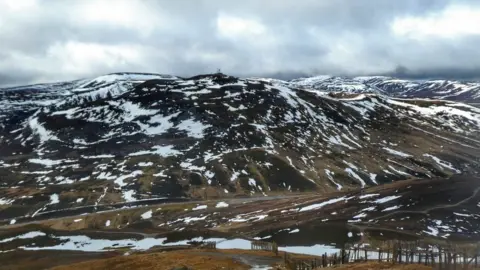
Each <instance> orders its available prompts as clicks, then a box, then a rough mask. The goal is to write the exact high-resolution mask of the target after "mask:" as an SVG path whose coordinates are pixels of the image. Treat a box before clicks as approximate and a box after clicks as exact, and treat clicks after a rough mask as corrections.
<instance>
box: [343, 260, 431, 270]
mask: <svg viewBox="0 0 480 270" xmlns="http://www.w3.org/2000/svg"><path fill="white" fill-rule="evenodd" d="M335 269H336V270H432V269H433V268H432V267H431V266H425V265H420V264H402V265H398V264H397V265H395V264H391V263H377V262H368V263H355V264H348V265H344V266H340V267H337V268H335Z"/></svg>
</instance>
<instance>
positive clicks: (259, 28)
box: [217, 14, 267, 40]
mask: <svg viewBox="0 0 480 270" xmlns="http://www.w3.org/2000/svg"><path fill="white" fill-rule="evenodd" d="M217 30H218V33H219V34H220V35H221V36H223V37H226V38H230V39H234V40H235V39H243V38H247V39H255V38H261V37H262V35H265V34H266V33H267V28H266V27H265V26H264V25H263V24H262V23H261V22H259V21H257V20H254V19H249V18H241V17H237V16H232V15H227V14H220V15H219V16H218V17H217Z"/></svg>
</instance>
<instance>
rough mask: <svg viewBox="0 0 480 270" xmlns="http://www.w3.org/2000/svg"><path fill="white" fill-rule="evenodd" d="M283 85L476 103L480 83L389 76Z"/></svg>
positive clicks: (326, 78) (319, 79)
mask: <svg viewBox="0 0 480 270" xmlns="http://www.w3.org/2000/svg"><path fill="white" fill-rule="evenodd" d="M284 83H285V84H288V85H291V86H298V87H302V88H310V89H316V90H319V91H328V92H330V91H345V92H351V93H365V92H370V93H378V94H385V95H390V96H393V97H408V98H431V99H444V100H454V101H463V102H471V103H476V102H480V82H476V81H450V80H401V79H396V78H392V77H384V76H370V77H335V76H315V77H309V78H300V79H295V80H291V81H285V82H284Z"/></svg>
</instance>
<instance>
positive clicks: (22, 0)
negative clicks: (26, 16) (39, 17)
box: [0, 0, 38, 12]
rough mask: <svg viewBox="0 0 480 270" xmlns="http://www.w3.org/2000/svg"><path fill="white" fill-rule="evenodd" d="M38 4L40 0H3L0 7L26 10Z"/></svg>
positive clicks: (11, 10) (9, 9)
mask: <svg viewBox="0 0 480 270" xmlns="http://www.w3.org/2000/svg"><path fill="white" fill-rule="evenodd" d="M37 6H38V0H1V1H0V8H2V9H7V10H8V11H9V12H20V11H26V10H28V9H31V8H35V7H37Z"/></svg>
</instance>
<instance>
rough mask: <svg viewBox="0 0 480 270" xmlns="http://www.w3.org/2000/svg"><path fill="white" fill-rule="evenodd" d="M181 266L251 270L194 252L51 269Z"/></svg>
mask: <svg viewBox="0 0 480 270" xmlns="http://www.w3.org/2000/svg"><path fill="white" fill-rule="evenodd" d="M181 266H186V267H188V268H190V269H195V270H215V269H232V270H244V269H249V266H247V265H245V264H242V263H240V262H237V261H234V260H233V259H230V258H226V257H225V258H223V257H212V256H204V255H198V254H195V253H193V252H182V251H172V252H163V253H151V254H137V255H130V256H118V257H114V258H109V259H104V260H92V261H86V262H81V263H76V264H72V265H65V266H58V267H54V268H51V270H103V269H108V270H124V269H135V270H170V269H172V268H174V267H181Z"/></svg>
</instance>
